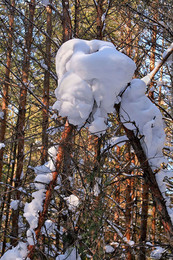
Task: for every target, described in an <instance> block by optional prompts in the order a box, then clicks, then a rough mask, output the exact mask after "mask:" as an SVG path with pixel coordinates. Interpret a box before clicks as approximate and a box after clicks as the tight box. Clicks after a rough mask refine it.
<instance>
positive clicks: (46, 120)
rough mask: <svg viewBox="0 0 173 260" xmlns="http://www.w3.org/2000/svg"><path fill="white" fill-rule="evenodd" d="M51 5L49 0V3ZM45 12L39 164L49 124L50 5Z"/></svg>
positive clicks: (45, 151) (43, 156) (45, 148)
mask: <svg viewBox="0 0 173 260" xmlns="http://www.w3.org/2000/svg"><path fill="white" fill-rule="evenodd" d="M49 2H50V4H51V2H52V1H51V0H50V1H49ZM46 10H47V37H46V57H45V65H46V66H47V69H46V70H45V73H44V89H43V100H42V101H43V104H44V105H45V107H44V108H43V113H42V115H43V121H42V149H41V163H42V164H44V163H45V162H46V161H47V159H48V133H47V129H48V124H49V113H48V108H49V88H50V65H51V34H52V8H51V7H50V5H48V6H47V7H46Z"/></svg>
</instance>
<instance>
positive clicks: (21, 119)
mask: <svg viewBox="0 0 173 260" xmlns="http://www.w3.org/2000/svg"><path fill="white" fill-rule="evenodd" d="M34 11H35V0H31V2H30V3H29V20H26V24H27V28H26V30H25V48H24V50H25V52H24V61H23V66H22V86H21V89H20V96H19V112H18V125H17V141H18V152H17V168H16V178H15V189H16V194H15V199H16V200H19V199H20V192H19V191H18V190H17V189H18V188H19V186H20V182H21V180H20V179H21V174H22V171H23V160H24V127H25V113H26V98H27V88H26V87H25V85H26V84H27V83H28V76H29V62H30V53H31V43H32V31H33V20H34ZM18 218H19V210H12V233H11V236H12V238H11V243H12V245H16V244H17V238H18Z"/></svg>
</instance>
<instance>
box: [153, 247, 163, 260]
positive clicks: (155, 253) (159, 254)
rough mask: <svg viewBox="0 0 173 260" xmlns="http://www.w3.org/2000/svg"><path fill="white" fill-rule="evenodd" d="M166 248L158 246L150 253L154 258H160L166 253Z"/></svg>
mask: <svg viewBox="0 0 173 260" xmlns="http://www.w3.org/2000/svg"><path fill="white" fill-rule="evenodd" d="M164 251H165V249H164V248H162V247H160V246H157V247H156V248H155V249H154V250H153V251H152V252H151V254H150V257H151V258H152V259H160V258H161V257H162V254H163V253H164Z"/></svg>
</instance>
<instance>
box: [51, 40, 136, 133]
mask: <svg viewBox="0 0 173 260" xmlns="http://www.w3.org/2000/svg"><path fill="white" fill-rule="evenodd" d="M135 68H136V66H135V63H134V62H133V61H132V60H131V59H130V58H129V57H127V56H126V55H124V54H122V53H120V52H118V51H117V50H116V48H115V46H114V45H113V44H112V43H110V42H104V41H99V40H92V41H87V40H79V39H72V40H69V41H67V42H65V43H64V44H63V45H62V46H61V48H60V49H59V51H58V53H57V56H56V72H57V75H58V79H59V80H58V88H57V89H56V90H55V95H56V98H57V101H56V102H55V104H54V106H53V109H55V110H58V111H59V114H60V115H61V116H63V117H65V116H68V120H69V122H70V123H71V124H73V125H78V126H79V127H81V126H83V125H84V124H85V122H86V120H87V119H89V121H90V123H89V130H90V132H92V133H98V135H100V133H101V131H105V130H106V128H107V126H106V119H107V114H108V113H111V112H113V110H114V104H115V103H118V102H119V101H120V98H119V97H118V95H119V93H120V92H121V91H122V90H123V89H124V88H125V87H126V85H127V83H128V82H129V81H131V79H132V76H133V73H134V71H135Z"/></svg>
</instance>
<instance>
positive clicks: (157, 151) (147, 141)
mask: <svg viewBox="0 0 173 260" xmlns="http://www.w3.org/2000/svg"><path fill="white" fill-rule="evenodd" d="M145 91H146V85H145V83H144V82H143V81H142V80H140V79H133V80H132V82H131V83H130V86H129V87H128V88H127V89H126V91H125V92H124V93H123V95H122V100H121V106H120V118H121V121H122V123H123V124H124V126H125V127H126V128H128V129H130V130H134V131H135V132H136V134H140V138H141V145H142V146H143V149H144V151H145V154H146V156H147V157H148V159H149V163H150V166H151V167H152V168H153V169H156V168H157V167H159V166H160V164H161V163H162V162H163V161H164V160H165V159H164V156H163V153H162V148H163V146H164V142H165V132H164V128H163V120H162V114H161V112H160V110H159V109H158V108H157V107H156V106H155V105H154V104H153V103H152V102H151V101H150V99H149V98H148V97H146V95H145ZM137 131H139V133H137Z"/></svg>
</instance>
